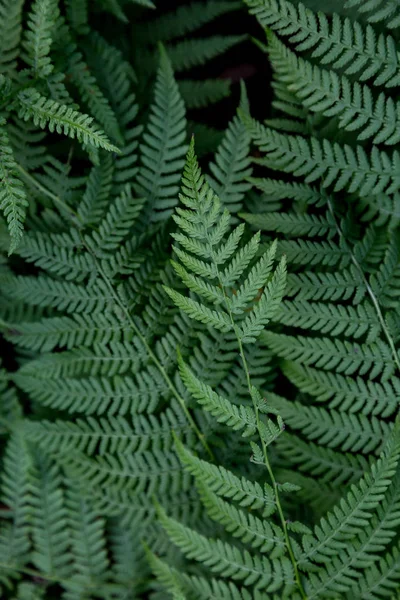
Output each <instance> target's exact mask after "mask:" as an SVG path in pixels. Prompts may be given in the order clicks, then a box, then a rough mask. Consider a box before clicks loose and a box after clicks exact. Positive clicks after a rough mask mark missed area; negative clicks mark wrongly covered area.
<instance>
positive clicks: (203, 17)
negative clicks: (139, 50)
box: [135, 0, 240, 42]
mask: <svg viewBox="0 0 400 600" xmlns="http://www.w3.org/2000/svg"><path fill="white" fill-rule="evenodd" d="M238 8H240V3H239V2H235V1H233V2H230V1H228V2H227V1H226V0H208V2H206V3H204V2H193V3H191V4H188V5H186V4H184V5H182V6H179V7H178V8H177V9H176V10H175V11H174V12H168V13H167V14H165V15H161V16H159V17H158V18H156V19H152V20H151V21H145V22H144V23H141V24H140V27H138V30H137V32H135V34H137V36H138V38H139V40H141V41H143V42H144V41H147V42H152V41H153V40H157V41H159V42H169V41H171V40H173V39H174V38H179V37H183V36H185V35H187V34H188V33H191V32H193V31H195V30H196V29H199V28H200V27H202V26H203V25H205V24H207V23H209V22H210V21H212V20H213V19H215V18H217V17H219V16H222V15H224V14H226V13H229V12H231V11H234V10H237V9H238Z"/></svg>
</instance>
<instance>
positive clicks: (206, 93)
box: [178, 7, 230, 109]
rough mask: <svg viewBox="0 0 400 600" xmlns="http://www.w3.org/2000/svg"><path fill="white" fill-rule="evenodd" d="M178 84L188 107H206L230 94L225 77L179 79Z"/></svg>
mask: <svg viewBox="0 0 400 600" xmlns="http://www.w3.org/2000/svg"><path fill="white" fill-rule="evenodd" d="M185 8H186V7H185ZM178 86H179V92H180V94H181V96H182V99H183V101H184V103H185V106H186V107H187V108H188V109H193V108H205V107H207V106H209V105H210V104H215V103H217V102H220V100H222V99H223V98H226V97H227V96H229V94H230V82H229V81H228V80H224V79H204V80H202V81H197V80H195V79H184V80H182V81H178Z"/></svg>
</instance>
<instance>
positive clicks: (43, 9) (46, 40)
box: [24, 0, 59, 78]
mask: <svg viewBox="0 0 400 600" xmlns="http://www.w3.org/2000/svg"><path fill="white" fill-rule="evenodd" d="M58 16H59V9H58V0H35V2H34V3H33V5H32V9H31V12H30V13H29V18H28V27H29V30H28V31H27V32H26V36H25V40H24V50H25V55H24V60H25V62H26V63H27V64H28V65H29V66H30V67H32V69H33V72H34V76H35V77H41V78H46V77H48V75H50V73H51V72H52V71H53V65H52V62H51V59H50V56H49V54H50V49H51V44H52V34H53V31H54V28H55V23H56V21H57V19H58Z"/></svg>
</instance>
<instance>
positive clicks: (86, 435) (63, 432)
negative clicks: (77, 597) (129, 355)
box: [24, 404, 189, 456]
mask: <svg viewBox="0 0 400 600" xmlns="http://www.w3.org/2000/svg"><path fill="white" fill-rule="evenodd" d="M172 430H173V431H174V433H175V434H176V435H178V434H179V435H180V436H182V437H183V438H186V437H187V433H188V432H189V428H188V425H187V423H186V422H185V421H184V420H183V419H182V414H181V411H180V410H179V409H178V407H177V406H176V405H174V404H172V406H171V407H170V408H168V409H167V410H166V411H165V412H163V413H161V414H160V415H159V417H155V416H153V415H149V416H148V417H146V416H144V415H137V416H136V418H135V423H134V425H132V423H130V421H129V420H127V419H126V418H124V417H122V416H117V417H113V416H110V417H100V418H98V419H94V418H93V417H88V418H87V420H83V419H77V420H76V422H75V423H70V422H68V421H55V422H54V423H51V422H49V421H40V422H37V423H35V422H33V423H32V422H29V421H28V422H26V424H25V428H24V431H25V433H26V435H27V437H28V439H30V440H32V441H34V442H37V443H39V444H41V445H42V447H43V448H44V449H46V451H47V452H53V453H62V454H68V453H69V452H71V451H74V450H78V451H79V452H85V454H88V455H95V454H97V453H98V454H99V455H100V456H105V455H106V454H108V453H112V454H114V453H120V454H128V453H133V452H143V451H144V450H146V449H148V448H149V447H151V446H152V445H153V444H154V445H155V446H156V445H160V446H162V447H163V448H164V449H165V450H169V449H170V448H171V447H172V435H171V431H172Z"/></svg>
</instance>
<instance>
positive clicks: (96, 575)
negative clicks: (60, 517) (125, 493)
mask: <svg viewBox="0 0 400 600" xmlns="http://www.w3.org/2000/svg"><path fill="white" fill-rule="evenodd" d="M66 506H67V509H68V514H69V527H70V536H71V538H70V543H71V547H72V552H73V561H74V571H75V572H74V573H73V575H72V578H71V583H69V584H68V585H67V586H66V587H67V589H68V588H70V589H71V590H73V592H74V593H75V594H77V593H78V590H79V588H82V589H83V590H85V587H86V586H88V587H99V588H101V584H102V582H103V581H104V579H106V578H107V573H108V572H109V568H110V565H109V560H108V556H107V548H106V536H105V520H104V519H102V518H101V517H100V515H99V514H98V513H97V512H96V511H95V510H93V507H92V506H91V505H90V502H89V501H88V499H86V498H84V496H83V494H82V492H81V491H80V490H79V489H77V488H74V487H73V486H70V487H69V488H68V492H67V495H66Z"/></svg>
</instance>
